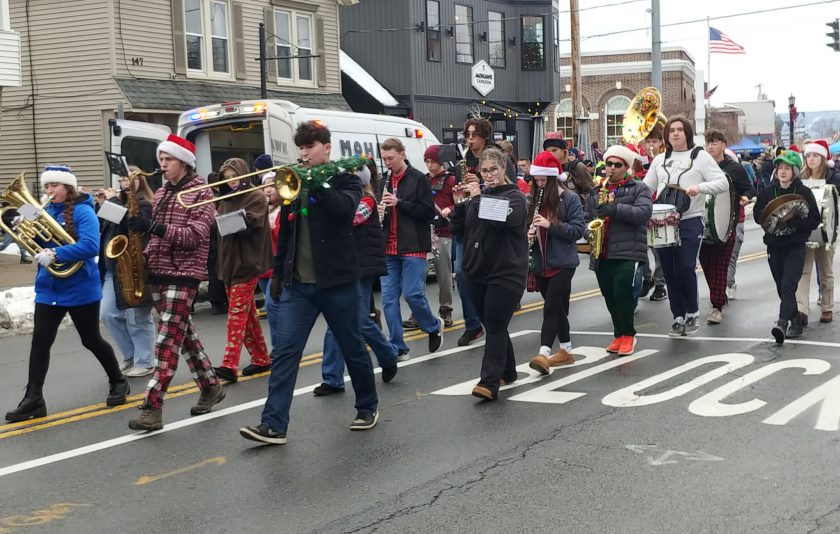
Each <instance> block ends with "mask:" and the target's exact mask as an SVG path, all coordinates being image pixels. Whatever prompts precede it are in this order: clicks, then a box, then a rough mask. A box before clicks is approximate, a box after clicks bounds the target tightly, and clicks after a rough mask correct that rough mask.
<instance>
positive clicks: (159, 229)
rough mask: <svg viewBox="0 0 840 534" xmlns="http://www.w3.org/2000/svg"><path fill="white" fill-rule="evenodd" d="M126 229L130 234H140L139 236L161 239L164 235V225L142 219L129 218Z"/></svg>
mask: <svg viewBox="0 0 840 534" xmlns="http://www.w3.org/2000/svg"><path fill="white" fill-rule="evenodd" d="M128 229H129V230H131V231H132V232H140V233H141V234H153V235H156V236H158V237H163V236H164V234H166V225H165V224H161V223H158V222H155V221H150V220H149V219H145V218H143V217H130V218H129V219H128Z"/></svg>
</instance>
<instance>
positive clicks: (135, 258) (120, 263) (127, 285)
mask: <svg viewBox="0 0 840 534" xmlns="http://www.w3.org/2000/svg"><path fill="white" fill-rule="evenodd" d="M140 175H143V176H151V175H152V173H146V172H143V171H134V172H132V173H131V174H129V176H128V191H126V195H127V196H128V206H127V208H128V216H129V217H137V216H138V215H140V206H139V205H138V204H137V187H136V185H135V183H136V182H137V180H139V178H138V177H139V176H140ZM105 256H106V257H108V258H109V259H112V260H116V262H117V272H116V275H117V279H118V280H119V282H120V288H121V291H122V296H123V300H125V302H126V304H128V305H129V306H137V305H138V304H140V303H141V302H143V296H144V295H145V292H146V263H145V260H144V258H143V238H142V237H141V235H140V233H139V232H129V233H128V235H127V236H125V235H118V236H116V237H114V238H113V239H111V240H110V241H109V242H108V245H106V246H105Z"/></svg>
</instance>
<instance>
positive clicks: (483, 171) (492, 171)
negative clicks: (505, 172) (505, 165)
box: [478, 167, 501, 174]
mask: <svg viewBox="0 0 840 534" xmlns="http://www.w3.org/2000/svg"><path fill="white" fill-rule="evenodd" d="M500 170H501V169H499V168H498V167H491V168H489V169H481V170H480V171H478V172H480V173H481V174H497V173H498V172H499V171H500Z"/></svg>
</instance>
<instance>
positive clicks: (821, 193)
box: [805, 184, 840, 248]
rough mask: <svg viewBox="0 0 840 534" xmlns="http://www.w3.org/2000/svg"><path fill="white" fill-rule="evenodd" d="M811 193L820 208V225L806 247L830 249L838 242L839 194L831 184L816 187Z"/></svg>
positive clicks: (812, 233)
mask: <svg viewBox="0 0 840 534" xmlns="http://www.w3.org/2000/svg"><path fill="white" fill-rule="evenodd" d="M811 191H813V193H814V198H815V199H816V201H817V206H819V207H820V225H819V226H818V227H817V229H816V230H814V231H813V232H811V236H810V237H809V238H808V241H807V243H805V245H806V246H808V247H809V248H829V247H831V246H832V245H834V243H836V242H837V224H838V222H840V218H838V213H837V207H838V193H837V188H836V187H834V186H833V185H831V184H825V185H823V186H820V187H814V188H813V189H812V190H811Z"/></svg>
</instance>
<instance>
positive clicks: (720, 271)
mask: <svg viewBox="0 0 840 534" xmlns="http://www.w3.org/2000/svg"><path fill="white" fill-rule="evenodd" d="M735 238H736V232H732V235H730V236H729V239H728V240H727V241H726V243H714V244H713V243H706V242H705V241H704V242H703V244H702V245H701V246H700V266H701V267H703V276H705V277H706V283H707V284H709V300H710V301H711V303H712V306H714V307H715V308H717V309H719V310H723V307H724V306H725V305H726V303H727V298H726V282H727V280H728V278H729V259H730V258H731V257H732V249H733V248H735Z"/></svg>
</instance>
